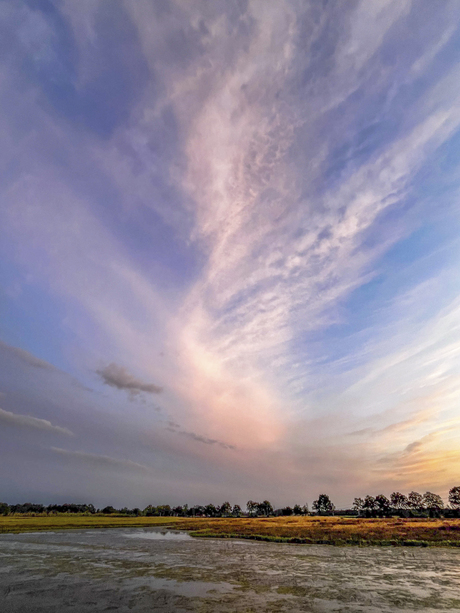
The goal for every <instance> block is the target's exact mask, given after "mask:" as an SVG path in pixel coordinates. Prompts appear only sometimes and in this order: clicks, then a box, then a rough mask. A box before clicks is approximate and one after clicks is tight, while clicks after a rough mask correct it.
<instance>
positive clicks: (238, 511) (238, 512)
mask: <svg viewBox="0 0 460 613" xmlns="http://www.w3.org/2000/svg"><path fill="white" fill-rule="evenodd" d="M232 515H233V516H234V517H240V515H241V507H240V505H239V504H235V505H234V506H233V509H232Z"/></svg>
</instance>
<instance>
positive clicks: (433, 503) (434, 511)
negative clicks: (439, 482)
mask: <svg viewBox="0 0 460 613" xmlns="http://www.w3.org/2000/svg"><path fill="white" fill-rule="evenodd" d="M423 504H424V507H425V508H426V509H428V511H429V512H430V516H433V515H439V514H440V513H441V511H442V510H443V509H444V502H443V500H442V498H441V496H439V495H438V494H433V492H425V493H424V494H423Z"/></svg>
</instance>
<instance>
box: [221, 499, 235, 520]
mask: <svg viewBox="0 0 460 613" xmlns="http://www.w3.org/2000/svg"><path fill="white" fill-rule="evenodd" d="M231 513H232V507H231V506H230V503H229V502H224V504H223V505H222V506H221V507H220V514H221V515H222V517H228V516H229V515H231Z"/></svg>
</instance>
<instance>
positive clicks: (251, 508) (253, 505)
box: [246, 500, 259, 515]
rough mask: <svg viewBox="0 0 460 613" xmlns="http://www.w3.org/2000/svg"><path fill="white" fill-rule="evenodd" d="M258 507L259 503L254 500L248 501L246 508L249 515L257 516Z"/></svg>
mask: <svg viewBox="0 0 460 613" xmlns="http://www.w3.org/2000/svg"><path fill="white" fill-rule="evenodd" d="M258 506H259V503H258V502H254V501H253V500H248V502H247V504H246V508H247V510H248V513H249V515H255V514H256V512H257V507H258Z"/></svg>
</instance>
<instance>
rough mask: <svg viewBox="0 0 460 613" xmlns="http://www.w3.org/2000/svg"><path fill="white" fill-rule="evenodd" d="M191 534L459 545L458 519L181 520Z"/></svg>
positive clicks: (337, 542) (297, 540) (332, 542)
mask: <svg viewBox="0 0 460 613" xmlns="http://www.w3.org/2000/svg"><path fill="white" fill-rule="evenodd" d="M180 527H181V529H184V530H189V531H191V534H192V536H198V537H220V538H247V539H254V540H261V541H278V542H289V543H317V544H328V545H408V546H410V545H412V546H428V545H437V546H455V547H460V519H450V520H442V519H399V518H391V519H363V518H345V517H273V518H271V517H270V518H254V519H249V518H241V519H195V520H193V519H192V520H183V521H182V522H181V524H180Z"/></svg>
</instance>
